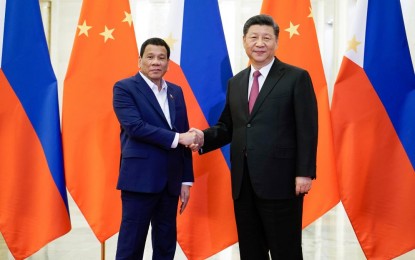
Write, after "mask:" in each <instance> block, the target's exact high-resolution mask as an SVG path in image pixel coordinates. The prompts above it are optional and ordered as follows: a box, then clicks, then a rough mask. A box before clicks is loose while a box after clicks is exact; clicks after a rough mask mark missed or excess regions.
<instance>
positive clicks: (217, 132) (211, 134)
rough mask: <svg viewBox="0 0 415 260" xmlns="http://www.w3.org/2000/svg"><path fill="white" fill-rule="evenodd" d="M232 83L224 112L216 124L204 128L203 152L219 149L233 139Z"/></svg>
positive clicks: (227, 94) (201, 151)
mask: <svg viewBox="0 0 415 260" xmlns="http://www.w3.org/2000/svg"><path fill="white" fill-rule="evenodd" d="M229 86H230V83H229V82H228V91H227V93H226V103H225V107H224V109H223V111H222V114H221V116H220V118H219V120H218V122H217V123H216V125H214V126H212V127H210V128H207V129H205V130H203V133H204V135H205V136H204V139H205V140H204V145H203V147H202V149H201V150H200V153H201V154H204V153H208V152H210V151H213V150H215V149H218V148H220V147H222V146H224V145H227V144H229V143H230V142H231V140H232V129H233V128H232V116H231V111H230V107H229V92H230V87H229Z"/></svg>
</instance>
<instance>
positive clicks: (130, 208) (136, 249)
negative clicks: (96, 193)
mask: <svg viewBox="0 0 415 260" xmlns="http://www.w3.org/2000/svg"><path fill="white" fill-rule="evenodd" d="M169 56H170V48H169V46H168V45H167V44H166V42H165V41H164V40H162V39H160V38H150V39H148V40H147V41H145V42H144V43H143V44H142V46H141V50H140V68H141V70H140V72H139V73H137V74H136V75H135V76H133V77H130V78H126V79H123V80H120V81H119V82H117V83H116V84H115V86H114V98H113V99H114V100H113V105H114V111H115V113H116V115H117V118H118V121H119V122H120V125H121V164H120V175H119V178H118V185H117V188H118V189H120V190H121V200H122V222H121V227H120V233H119V237H118V245H117V255H116V259H119V260H121V259H142V258H143V252H144V246H145V241H146V237H147V231H148V228H149V225H150V222H151V225H152V245H153V259H166V260H171V259H173V258H174V254H175V249H176V215H177V207H178V197H179V196H180V197H181V201H182V205H181V210H180V212H183V210H184V209H185V207H186V205H187V203H188V200H189V195H190V185H191V184H192V182H193V181H194V177H193V169H192V154H191V151H190V149H188V148H186V146H188V145H190V144H192V143H193V142H194V141H195V134H194V133H188V132H187V131H188V129H189V122H188V118H187V112H186V105H185V101H184V97H183V92H182V90H181V88H180V87H179V86H176V85H174V84H172V83H169V82H166V81H164V80H163V78H162V77H163V76H164V74H165V73H166V71H167V67H168V62H169Z"/></svg>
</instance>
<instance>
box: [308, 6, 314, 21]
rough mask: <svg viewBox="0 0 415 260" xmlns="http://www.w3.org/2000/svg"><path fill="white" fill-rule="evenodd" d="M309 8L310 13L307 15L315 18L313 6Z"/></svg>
mask: <svg viewBox="0 0 415 260" xmlns="http://www.w3.org/2000/svg"><path fill="white" fill-rule="evenodd" d="M309 8H310V14H309V15H308V16H307V17H308V18H313V8H311V6H310V7H309Z"/></svg>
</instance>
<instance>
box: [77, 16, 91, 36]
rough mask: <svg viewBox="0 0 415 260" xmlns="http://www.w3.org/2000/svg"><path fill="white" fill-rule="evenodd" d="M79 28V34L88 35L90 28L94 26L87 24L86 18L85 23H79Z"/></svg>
mask: <svg viewBox="0 0 415 260" xmlns="http://www.w3.org/2000/svg"><path fill="white" fill-rule="evenodd" d="M78 28H79V33H78V36H81V35H82V34H85V35H86V36H87V37H88V30H89V29H91V28H92V26H88V25H86V20H84V23H83V24H81V25H78Z"/></svg>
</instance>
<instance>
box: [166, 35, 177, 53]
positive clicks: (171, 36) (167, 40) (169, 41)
mask: <svg viewBox="0 0 415 260" xmlns="http://www.w3.org/2000/svg"><path fill="white" fill-rule="evenodd" d="M164 40H165V41H166V42H167V44H168V45H169V47H170V49H172V50H173V49H174V44H175V43H176V42H177V40H176V39H175V38H174V37H173V35H172V33H170V34H169V37H167V38H165V39H164Z"/></svg>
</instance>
